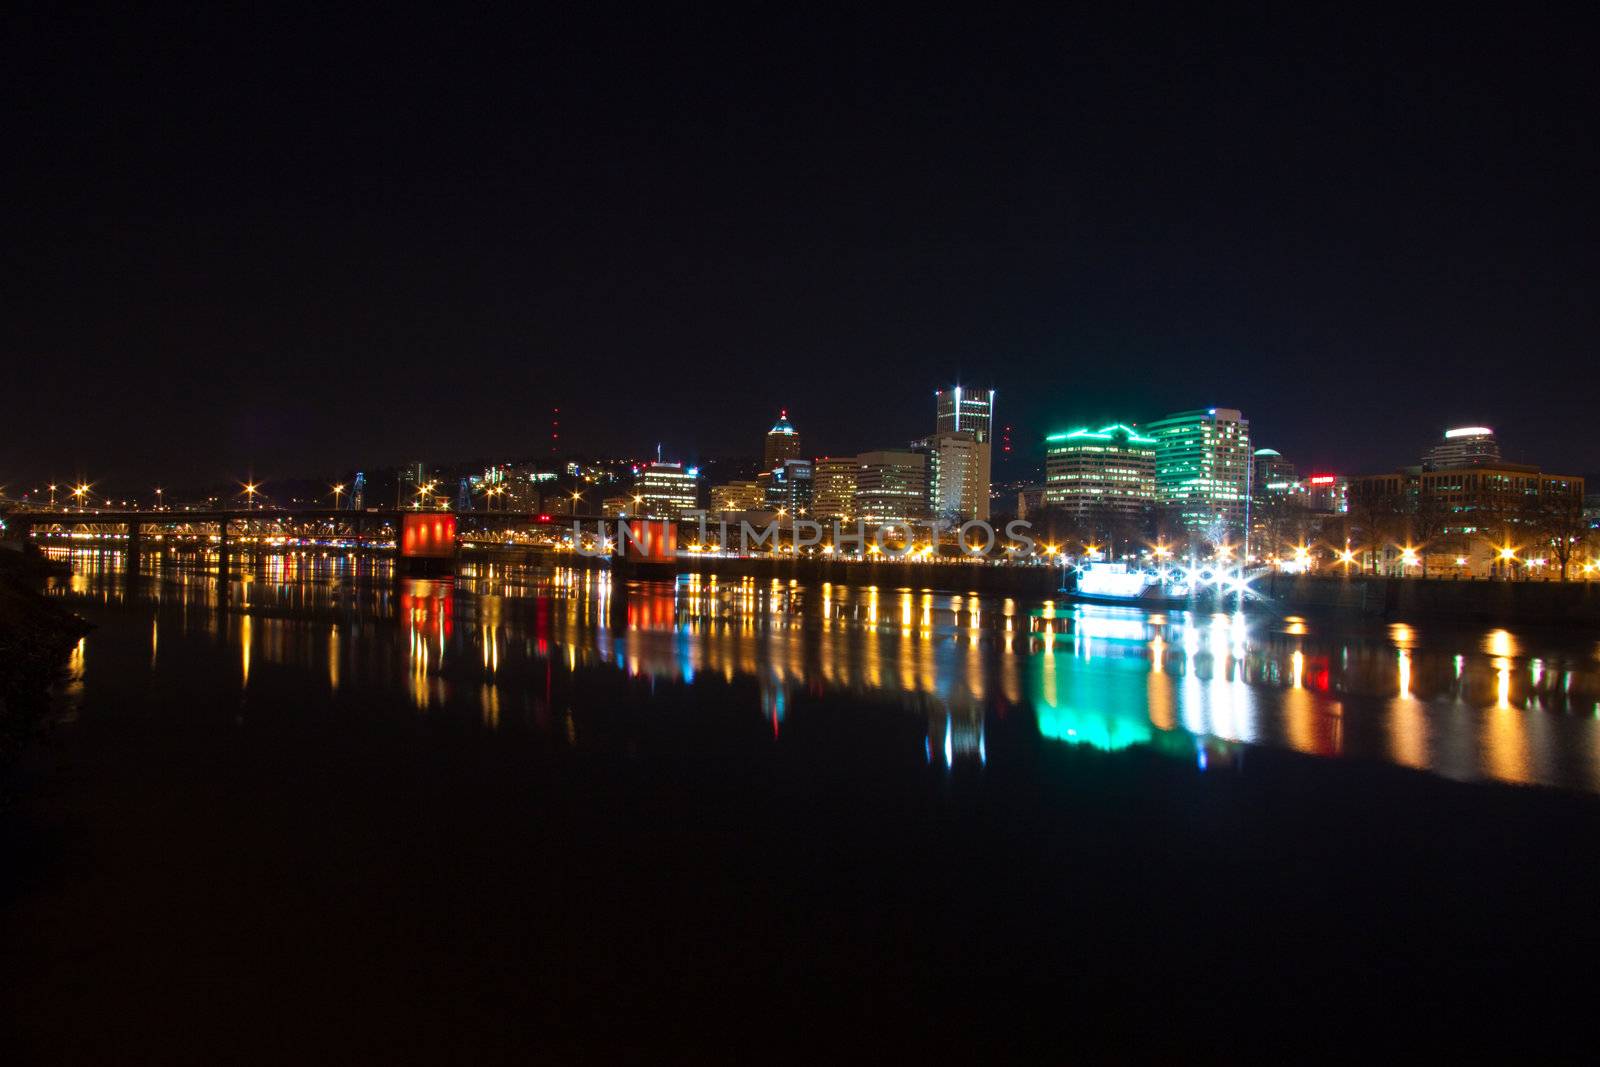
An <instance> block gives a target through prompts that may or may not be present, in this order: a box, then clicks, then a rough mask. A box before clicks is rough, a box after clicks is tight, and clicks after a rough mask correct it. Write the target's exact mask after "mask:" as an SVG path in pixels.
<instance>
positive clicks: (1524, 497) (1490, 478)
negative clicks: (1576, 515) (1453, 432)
mask: <svg viewBox="0 0 1600 1067" xmlns="http://www.w3.org/2000/svg"><path fill="white" fill-rule="evenodd" d="M1583 489H1584V480H1583V479H1582V478H1581V477H1579V476H1577V475H1574V474H1547V473H1545V472H1544V471H1542V470H1540V469H1539V468H1538V467H1535V466H1531V465H1529V464H1525V463H1505V462H1500V463H1493V464H1480V465H1477V466H1472V467H1451V468H1446V469H1442V470H1426V469H1424V468H1421V467H1406V468H1402V469H1401V470H1398V471H1391V472H1390V473H1388V474H1371V475H1364V476H1361V477H1358V478H1352V479H1350V501H1351V504H1352V506H1357V505H1359V504H1362V503H1368V502H1372V501H1378V502H1380V503H1381V504H1382V510H1384V511H1392V512H1395V513H1398V514H1402V515H1403V514H1405V513H1408V512H1410V513H1415V512H1417V511H1418V510H1420V509H1436V512H1437V514H1439V515H1440V518H1441V522H1440V526H1441V529H1442V531H1443V532H1446V533H1459V534H1473V533H1485V532H1489V533H1497V532H1500V531H1502V530H1503V529H1504V528H1505V527H1507V526H1508V525H1516V524H1519V523H1522V522H1525V521H1527V520H1528V519H1529V517H1530V514H1531V512H1532V511H1533V506H1534V505H1537V504H1540V503H1544V502H1548V501H1551V500H1554V499H1570V500H1572V501H1574V502H1575V503H1576V504H1577V506H1579V507H1581V506H1582V500H1583Z"/></svg>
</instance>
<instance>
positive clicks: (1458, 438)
mask: <svg viewBox="0 0 1600 1067" xmlns="http://www.w3.org/2000/svg"><path fill="white" fill-rule="evenodd" d="M1499 462H1500V442H1499V441H1497V440H1495V436H1494V431H1493V430H1491V429H1490V428H1489V427H1487V426H1458V427H1456V428H1455V429H1453V430H1446V431H1445V432H1444V440H1442V441H1440V442H1439V443H1438V444H1436V445H1434V446H1433V447H1432V448H1430V449H1428V451H1427V452H1425V453H1424V454H1423V456H1422V469H1423V470H1425V471H1443V470H1452V469H1455V468H1459V467H1484V466H1493V465H1494V464H1496V463H1499Z"/></svg>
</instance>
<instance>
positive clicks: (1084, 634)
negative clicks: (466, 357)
mask: <svg viewBox="0 0 1600 1067" xmlns="http://www.w3.org/2000/svg"><path fill="white" fill-rule="evenodd" d="M72 563H73V566H74V568H75V571H76V574H75V576H74V577H73V578H72V579H70V581H63V582H60V583H58V584H57V586H56V587H55V588H54V589H53V593H54V594H55V595H58V596H60V597H62V598H64V599H65V600H67V601H68V602H70V603H73V604H75V605H77V606H79V607H80V608H81V610H84V611H85V613H87V614H89V615H91V617H92V618H94V619H95V620H96V621H97V622H98V623H99V628H98V629H97V630H96V631H95V632H94V633H92V634H91V635H90V636H89V637H87V638H86V639H85V640H84V641H83V643H82V644H81V645H80V647H79V649H78V650H77V651H76V652H75V653H74V656H73V661H72V664H71V677H70V680H69V682H68V684H67V686H66V693H65V696H66V702H67V704H68V707H69V712H68V713H69V714H71V709H72V708H74V707H79V706H82V705H83V704H84V702H86V701H94V702H96V703H99V704H104V705H114V704H115V703H116V702H117V701H118V700H119V699H121V698H123V697H125V696H126V697H133V696H136V695H143V694H147V693H150V692H179V691H181V692H184V693H186V694H188V695H191V696H193V695H204V696H209V697H212V698H215V699H217V700H218V701H220V702H221V703H222V704H223V705H224V706H227V707H233V706H235V705H237V706H238V707H240V708H241V709H251V708H252V705H251V700H252V696H253V695H255V694H258V693H262V692H270V694H271V697H270V699H273V700H282V699H286V698H287V699H298V700H302V701H306V702H330V703H334V704H338V703H347V704H351V705H359V706H360V707H361V708H363V709H366V710H368V711H370V712H371V713H373V714H378V715H383V716H402V715H404V716H415V715H425V716H438V717H441V718H444V719H448V720H450V721H454V722H460V723H463V724H468V726H469V728H471V729H475V730H482V731H486V732H504V733H508V734H511V733H516V734H521V735H536V736H539V737H541V738H544V739H547V740H549V741H551V742H552V743H558V744H563V745H570V746H573V747H577V748H584V747H596V748H613V749H620V750H623V751H630V752H631V751H634V750H636V749H638V748H640V746H648V745H650V744H661V743H664V742H662V740H661V739H660V737H659V733H650V732H648V731H646V732H643V733H642V732H641V729H642V728H644V727H648V725H649V723H648V718H649V716H650V715H651V714H652V707H653V706H654V700H653V698H654V697H656V696H657V695H658V694H662V693H664V692H665V690H663V689H662V688H661V687H675V689H676V692H677V693H678V694H679V695H684V694H687V696H688V697H689V699H690V700H691V701H692V702H694V703H695V704H696V706H704V707H705V708H706V713H705V716H706V717H705V722H704V723H701V724H696V725H695V728H694V729H693V730H692V735H693V736H692V742H693V743H694V744H696V745H703V746H707V747H708V750H709V751H710V752H711V753H713V754H716V753H718V752H719V751H720V752H721V753H722V754H724V755H726V756H727V757H728V758H737V755H738V753H739V752H740V751H741V750H742V749H743V748H745V747H748V746H754V745H777V744H782V743H783V741H784V739H785V737H786V731H788V730H789V729H790V727H791V719H792V717H793V716H794V715H795V714H796V713H797V711H800V710H802V709H805V708H814V707H821V706H827V705H829V704H831V703H834V702H835V701H833V700H830V698H835V697H841V696H843V697H848V701H847V702H848V703H849V704H850V706H852V707H855V706H859V705H861V704H862V703H867V704H876V705H881V706H882V707H883V708H884V709H888V710H892V711H893V712H895V713H896V714H898V715H899V716H901V717H902V721H901V726H902V727H903V728H902V729H898V730H894V731H889V732H880V733H870V734H863V733H862V732H861V731H858V730H852V729H851V728H850V727H849V724H848V723H840V722H837V721H835V720H832V719H829V720H826V722H825V724H824V725H820V726H816V727H814V729H816V730H821V731H823V734H822V743H824V744H825V745H835V746H841V747H843V746H850V747H852V748H853V749H854V750H855V751H852V752H851V753H850V755H851V758H852V759H862V758H867V759H877V758H881V759H883V760H885V761H886V763H889V762H893V763H898V762H899V761H900V760H902V759H916V760H920V761H922V762H924V763H927V764H931V765H934V766H935V767H941V766H944V767H951V768H956V767H973V768H977V769H978V770H979V772H980V773H995V772H994V770H993V768H990V766H989V764H990V761H991V759H993V758H994V757H995V756H996V755H997V746H998V747H999V748H1004V747H1005V746H1007V745H1017V744H1020V743H1022V742H1021V741H1020V740H1019V739H1027V743H1028V744H1038V743H1052V742H1058V743H1061V744H1072V745H1087V746H1094V747H1096V748H1100V749H1108V750H1110V749H1122V748H1128V747H1131V746H1148V747H1150V748H1152V749H1154V750H1156V751H1158V752H1161V753H1163V754H1166V755H1168V756H1170V757H1171V758H1172V759H1174V760H1184V761H1189V762H1191V763H1193V764H1194V765H1195V766H1196V767H1199V768H1203V769H1208V770H1211V771H1215V772H1217V773H1228V771H1227V768H1228V767H1230V766H1233V765H1237V764H1238V763H1239V762H1240V761H1242V760H1244V759H1245V758H1247V754H1248V752H1249V750H1250V749H1251V748H1252V747H1255V746H1266V747H1270V748H1277V749H1289V750H1294V751H1297V752H1303V753H1310V754H1313V755H1316V756H1321V757H1327V758H1330V759H1341V758H1356V759H1362V760H1374V761H1381V762H1387V763H1393V764H1399V765H1404V766H1408V767H1414V768H1419V769H1423V770H1426V771H1430V772H1432V773H1435V774H1438V775H1441V776H1445V777H1449V778H1454V779H1460V780H1468V781H1471V780H1484V779H1494V780H1500V781H1506V782H1517V783H1539V784H1546V785H1555V786H1561V787H1565V788H1570V789H1576V790H1582V791H1587V792H1600V639H1597V635H1594V634H1592V633H1591V634H1576V635H1574V634H1566V633H1563V632H1561V631H1543V632H1536V631H1522V630H1505V629H1498V628H1491V627H1459V626H1456V627H1451V626H1442V625H1438V624H1436V623H1432V622H1429V623H1415V624H1406V623H1393V624H1388V625H1385V624H1381V623H1364V622H1360V621H1351V620H1340V621H1333V620H1316V619H1301V618H1296V617H1290V618H1287V619H1278V618H1267V617H1262V616H1254V615H1252V616H1242V615H1232V616H1230V615H1192V614H1187V613H1178V612H1172V613H1166V614H1158V613H1146V612H1142V611H1139V610H1136V609H1118V608H1102V607H1087V606H1075V605H1072V604H1070V603H1066V602H1056V603H1051V602H1029V601H1025V600H1021V599H1008V598H1003V597H980V596H966V595H952V594H950V593H948V592H935V591H931V590H918V589H890V588H877V589H873V588H848V587H843V586H830V585H822V586H820V587H803V586H798V585H793V584H779V583H774V582H760V581H755V580H748V579H747V580H743V581H738V580H734V581H727V580H724V581H717V580H715V579H712V578H699V577H692V578H690V577H685V578H680V579H679V580H678V581H677V582H676V583H622V582H614V581H612V580H611V579H610V577H609V576H608V575H607V574H605V573H603V572H592V571H555V572H550V571H539V570H536V569H533V568H529V567H522V566H515V565H512V566H503V565H491V564H486V563H477V564H472V565H468V566H467V567H465V568H464V571H463V573H462V574H461V575H460V576H459V577H458V578H457V579H455V580H454V581H453V582H404V583H399V584H396V583H395V582H394V581H393V580H392V578H391V577H390V574H389V572H388V571H387V569H386V564H385V563H384V562H383V561H377V560H370V559H365V558H360V557H350V556H341V555H337V554H329V555H322V554H319V553H305V554H299V555H297V554H286V555H270V556H262V557H257V558H254V559H249V558H243V559H239V560H236V561H235V567H236V568H237V570H238V573H236V574H235V575H234V576H233V577H232V578H231V580H230V581H229V582H228V584H227V586H226V587H225V588H219V585H218V582H217V579H216V576H215V574H214V572H211V571H209V570H208V569H207V568H206V567H205V566H204V565H203V564H198V563H195V562H189V563H183V562H174V561H166V562H161V563H158V562H157V561H156V560H154V559H151V560H147V561H146V564H145V566H146V572H145V573H144V574H143V575H142V576H140V577H138V578H136V579H131V580H130V579H128V578H127V577H125V576H124V575H123V573H122V572H121V569H120V564H119V560H118V559H117V557H115V556H98V555H95V554H90V553H85V554H81V555H76V556H74V557H72ZM264 687H265V688H264ZM258 699H259V700H260V701H261V702H262V704H263V705H264V704H265V702H266V701H267V700H268V699H269V698H267V697H260V698H258ZM667 743H670V742H667ZM862 746H867V749H868V750H867V751H861V748H862Z"/></svg>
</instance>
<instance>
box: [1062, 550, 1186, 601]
mask: <svg viewBox="0 0 1600 1067" xmlns="http://www.w3.org/2000/svg"><path fill="white" fill-rule="evenodd" d="M1076 575H1077V577H1076V580H1075V581H1074V582H1073V583H1072V587H1071V588H1069V589H1064V590H1062V592H1064V593H1065V594H1066V595H1067V597H1068V598H1069V599H1071V600H1081V601H1083V602H1085V603H1088V604H1129V605H1133V606H1135V607H1171V606H1174V605H1178V604H1183V603H1187V602H1188V599H1189V593H1190V589H1189V583H1188V582H1185V581H1173V580H1170V579H1168V580H1163V578H1162V576H1161V575H1158V574H1153V573H1151V572H1150V571H1146V570H1130V569H1129V568H1128V565H1127V564H1126V563H1106V562H1100V561H1095V562H1091V563H1087V564H1085V565H1084V566H1083V567H1081V568H1079V569H1078V570H1077V572H1076Z"/></svg>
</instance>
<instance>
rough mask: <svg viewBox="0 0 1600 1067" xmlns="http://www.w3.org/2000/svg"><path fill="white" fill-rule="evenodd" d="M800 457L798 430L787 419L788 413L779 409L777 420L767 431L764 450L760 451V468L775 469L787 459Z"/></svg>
mask: <svg viewBox="0 0 1600 1067" xmlns="http://www.w3.org/2000/svg"><path fill="white" fill-rule="evenodd" d="M799 458H800V432H799V431H798V430H796V429H795V428H794V423H792V422H790V421H789V413H788V412H787V411H780V412H779V413H778V421H777V422H775V423H773V424H772V429H770V430H768V431H767V444H766V450H765V451H764V452H763V453H762V462H761V469H762V470H765V471H771V470H776V469H777V468H778V467H781V466H782V465H783V461H784V460H787V459H799Z"/></svg>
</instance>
